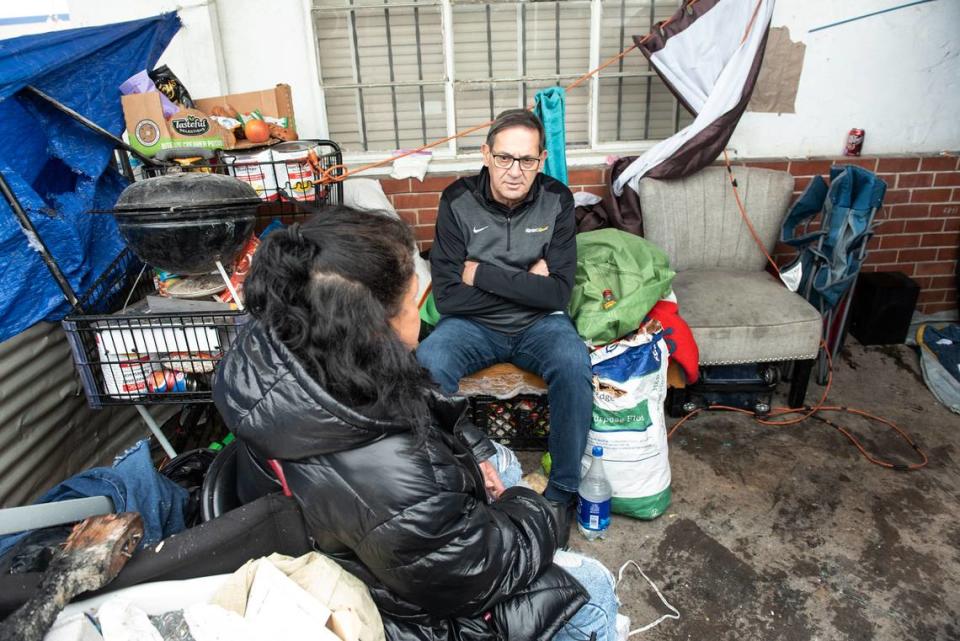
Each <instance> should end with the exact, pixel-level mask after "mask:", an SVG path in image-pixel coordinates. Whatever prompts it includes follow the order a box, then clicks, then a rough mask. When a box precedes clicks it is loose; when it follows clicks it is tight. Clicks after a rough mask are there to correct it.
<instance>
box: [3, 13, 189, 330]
mask: <svg viewBox="0 0 960 641" xmlns="http://www.w3.org/2000/svg"><path fill="white" fill-rule="evenodd" d="M179 28H180V19H179V18H178V17H177V15H176V14H174V13H168V14H164V15H161V16H157V17H154V18H147V19H144V20H134V21H131V22H122V23H118V24H111V25H104V26H100V27H88V28H83V29H69V30H66V31H57V32H54V33H46V34H39V35H34V36H24V37H21V38H12V39H9V40H2V41H0V171H2V172H3V175H4V177H5V178H6V179H7V182H8V183H9V185H10V188H11V189H12V190H13V191H14V193H15V194H16V196H17V198H18V199H19V201H20V204H21V205H22V206H23V208H24V210H26V212H27V214H28V215H29V217H30V219H31V220H32V221H33V224H34V225H35V226H36V228H37V232H38V233H39V235H40V237H41V238H42V239H43V241H44V243H46V245H47V247H48V249H49V250H50V253H51V254H52V255H53V257H54V258H55V259H56V261H57V263H58V264H59V265H60V268H61V269H62V270H63V272H64V275H65V276H66V277H67V280H68V281H69V282H70V284H71V285H72V286H73V288H74V290H75V291H76V292H77V293H78V295H79V294H82V293H83V291H84V290H86V289H87V288H89V287H90V286H91V285H92V284H93V282H94V281H95V280H96V279H97V277H98V276H99V275H100V274H101V273H102V272H103V270H104V269H105V268H106V267H107V266H108V265H109V264H110V262H111V261H112V260H113V259H114V258H116V256H117V255H118V254H119V253H120V251H121V250H122V249H123V246H124V244H123V240H122V239H121V238H120V235H119V233H118V232H117V228H116V225H115V223H114V221H113V217H112V216H103V215H91V214H88V213H85V212H87V211H88V210H90V209H109V208H110V207H112V206H113V205H114V203H115V202H116V199H117V196H119V195H120V192H121V191H122V190H123V188H124V186H125V182H124V179H123V178H122V177H121V176H120V175H119V174H117V173H116V172H115V171H114V170H112V169H110V168H109V167H108V163H109V161H110V158H111V155H112V151H113V144H112V143H111V142H110V141H109V140H107V139H106V138H104V137H102V136H99V135H97V134H95V133H93V132H92V131H90V130H88V129H86V128H85V127H84V126H83V125H81V124H79V123H78V122H76V121H75V120H73V119H72V118H70V117H69V116H66V115H64V114H62V113H61V112H59V111H57V110H56V109H54V108H53V107H51V106H50V105H48V104H46V103H45V102H43V101H42V100H40V99H37V98H35V97H32V96H30V95H28V94H26V93H25V92H21V93H17V92H19V91H20V90H21V89H22V88H23V87H25V86H26V85H32V86H34V87H36V88H38V89H40V90H41V91H43V92H44V93H46V94H48V95H49V96H51V97H53V98H54V99H56V100H57V101H59V102H61V103H63V104H64V105H66V106H68V107H70V108H71V109H74V110H75V111H77V112H79V113H80V114H82V115H83V116H85V117H86V118H88V119H90V120H92V121H93V122H95V123H97V124H98V125H100V126H101V127H103V128H104V129H106V130H107V131H110V132H111V133H113V134H116V135H118V136H119V135H120V134H121V133H122V132H123V129H124V121H123V111H122V109H121V107H120V93H119V91H118V89H117V87H118V86H119V85H120V83H122V82H123V81H124V80H126V79H127V78H129V77H130V76H132V75H133V74H135V73H137V72H138V71H141V70H143V69H152V68H153V66H154V65H155V64H156V62H157V60H158V59H159V57H160V54H161V53H162V52H163V50H164V49H165V48H166V46H167V44H168V43H169V42H170V40H171V38H173V36H174V34H175V33H176V32H177V30H178V29H179ZM68 311H69V306H68V305H67V303H66V300H65V299H64V297H63V294H62V292H61V291H60V288H59V287H58V285H57V283H56V281H55V280H54V279H53V277H52V276H51V275H50V272H49V271H48V270H47V267H46V265H45V264H44V263H43V261H42V259H41V258H40V255H39V254H38V253H37V252H36V251H35V250H34V249H32V248H31V247H30V246H29V245H28V243H27V239H26V237H25V236H24V234H23V232H22V231H21V229H20V227H19V225H18V223H17V221H16V219H15V218H14V216H13V212H11V211H10V208H9V207H8V205H7V203H6V202H5V201H3V200H2V199H0V341H4V340H6V339H8V338H10V337H12V336H15V335H16V334H19V333H20V332H21V331H23V330H24V329H26V328H28V327H30V326H31V325H33V324H34V323H36V322H38V321H40V320H48V321H57V320H60V319H61V318H63V316H64V315H65V314H66V313H67V312H68Z"/></svg>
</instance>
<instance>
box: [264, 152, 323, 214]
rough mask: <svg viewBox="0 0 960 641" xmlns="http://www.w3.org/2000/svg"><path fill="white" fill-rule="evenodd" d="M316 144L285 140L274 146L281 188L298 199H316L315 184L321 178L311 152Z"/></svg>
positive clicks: (278, 181)
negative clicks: (311, 157) (310, 157)
mask: <svg viewBox="0 0 960 641" xmlns="http://www.w3.org/2000/svg"><path fill="white" fill-rule="evenodd" d="M313 148H314V144H313V143H309V142H305V141H293V142H283V143H280V144H278V145H275V146H274V147H273V162H274V166H275V167H276V169H277V183H278V185H277V186H278V187H279V188H280V189H283V190H285V191H286V193H287V194H288V195H289V196H291V197H293V198H294V199H296V200H301V201H306V200H315V199H316V194H315V193H314V188H315V187H314V186H315V184H316V183H317V181H318V180H319V178H320V177H319V176H318V175H317V173H316V171H315V169H314V167H313V165H312V164H311V163H310V159H309V154H310V151H311V150H313Z"/></svg>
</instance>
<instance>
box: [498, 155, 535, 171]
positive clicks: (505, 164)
mask: <svg viewBox="0 0 960 641" xmlns="http://www.w3.org/2000/svg"><path fill="white" fill-rule="evenodd" d="M515 162H518V163H520V169H522V170H523V171H534V170H536V169H537V168H539V167H540V158H539V157H537V156H533V157H531V156H524V157H523V158H517V157H516V156H511V155H510V154H493V164H494V165H496V166H497V168H498V169H512V168H513V163H515Z"/></svg>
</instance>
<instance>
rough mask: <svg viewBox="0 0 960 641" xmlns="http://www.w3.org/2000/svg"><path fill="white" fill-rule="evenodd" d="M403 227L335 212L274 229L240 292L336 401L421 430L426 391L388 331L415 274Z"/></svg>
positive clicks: (425, 380)
mask: <svg viewBox="0 0 960 641" xmlns="http://www.w3.org/2000/svg"><path fill="white" fill-rule="evenodd" d="M413 249H414V239H413V235H412V234H411V231H410V228H409V227H408V226H407V225H406V224H405V223H403V222H401V221H399V220H396V219H394V218H391V217H389V216H388V215H386V214H382V213H371V212H366V211H360V210H355V209H351V208H349V207H345V206H340V207H336V208H332V209H328V210H324V211H322V212H320V213H318V214H316V215H314V216H313V217H312V218H310V219H309V220H307V221H306V222H305V223H303V224H302V225H301V224H294V225H291V226H290V227H288V228H287V229H284V230H280V231H276V232H273V233H272V234H270V235H269V236H268V237H267V238H266V239H265V240H264V242H263V244H262V245H261V246H260V247H259V249H257V253H256V256H255V258H254V260H253V264H252V265H251V267H250V274H249V275H248V276H247V279H246V282H245V283H244V294H245V300H246V304H247V307H248V309H249V311H250V313H251V314H252V315H253V316H254V318H256V319H257V320H258V321H259V322H260V323H261V324H262V325H264V326H266V328H267V329H268V330H269V331H271V332H273V334H274V335H275V336H276V337H277V338H279V339H280V341H282V342H283V344H284V345H286V346H287V348H289V349H290V351H291V352H293V354H294V355H295V356H296V357H297V359H298V360H299V361H300V362H301V363H302V364H303V365H304V366H305V367H306V369H307V371H308V372H310V374H311V375H312V376H313V377H314V378H315V379H316V381H317V382H318V383H319V384H320V385H321V386H322V387H323V388H324V389H325V390H326V391H327V392H328V393H329V394H330V395H331V396H333V397H334V398H335V399H337V400H338V401H340V402H341V403H343V404H345V405H347V406H349V407H352V408H353V409H355V410H357V411H358V412H360V413H362V414H364V415H366V416H369V417H370V418H377V419H391V420H399V421H403V422H407V423H409V424H410V425H411V426H412V427H414V428H415V429H416V430H417V431H419V432H421V434H422V433H423V429H425V427H426V425H427V424H428V422H429V410H428V400H427V399H428V396H429V390H430V388H431V387H432V385H431V383H430V382H429V376H428V374H427V373H426V371H425V370H424V369H423V368H421V367H420V365H419V364H418V363H417V360H416V357H415V356H414V355H413V353H412V352H411V351H410V349H409V348H408V347H406V346H405V345H403V343H401V342H400V340H399V338H398V337H397V335H396V333H395V332H394V330H393V328H392V327H391V325H390V319H391V318H392V317H393V316H394V315H396V313H397V311H398V310H399V309H400V305H401V304H402V299H403V296H404V294H405V293H406V292H407V290H408V287H409V285H410V279H411V278H412V277H413V275H414V263H413V254H412V252H413Z"/></svg>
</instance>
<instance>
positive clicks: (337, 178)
mask: <svg viewBox="0 0 960 641" xmlns="http://www.w3.org/2000/svg"><path fill="white" fill-rule="evenodd" d="M697 2H699V0H690V2H688V3H687V5H686V6H687V7H690V6H693V5H694V4H696V3H697ZM676 15H677V14H674V15H673V16H670V17H669V18H667V19H666V20H662V21H660V22H658V23H657V24H656V25H654V26H655V28H656V29H658V30H660V31H662V30H663V28H664V27H666V26H667V25H668V24H670V23H671V22H673V21H674V19H675V16H676ZM751 22H752V20H751ZM748 31H749V27H748ZM653 35H654V31H651V32H650V33H648V34H647V35H645V36H644V37H643V38H641V39H640V40H639V41H637V42H636V43H634V44H632V45H630V46H629V47H627V48H626V49H624V50H623V51H621V52H620V53H618V54H616V55H614V56H611V57H610V58H609V59H607V60H605V61H604V62H603V63H602V64H601V65H599V66H598V67H596V68H595V69H591V70H590V71H588V72H587V73H585V74H583V75H582V76H580V77H579V78H577V79H576V80H574V81H573V82H571V83H570V84H569V85H567V86H566V87H565V88H564V89H565V91H570V90H571V89H574V88H576V87H578V86H580V85H581V84H583V83H584V82H586V81H587V80H589V79H590V78H592V77H593V76H595V75H597V74H598V73H600V72H601V71H603V70H604V69H606V68H607V67H609V66H610V65H612V64H613V63H615V62H617V61H618V60H620V59H622V58H623V57H624V56H626V55H627V54H628V53H630V52H631V51H633V50H634V49H636V48H637V47H639V46H640V45H642V44H644V43H645V42H647V41H648V40H650V38H652V37H653ZM534 107H535V105H529V106H528V107H527V110H528V111H529V110H532V109H533V108H534ZM493 123H494V120H488V121H487V122H484V123H482V124H479V125H474V126H473V127H468V128H467V129H464V130H462V131H458V132H457V133H455V134H453V135H450V136H447V137H446V138H440V139H439V140H435V141H433V142H431V143H427V144H425V145H421V146H420V147H417V148H416V149H409V150H407V151H404V152H403V153H399V154H397V155H395V156H390V157H389V158H384V159H383V160H378V161H376V162H371V163H369V164H366V165H361V166H359V167H356V168H354V169H347V167H346V165H344V164H338V165H333V166H332V167H327V168H325V169H323V170H322V171H321V172H320V180H319V182H320V183H321V184H329V183H338V182H342V181H344V180H346V179H347V178H349V177H350V176H354V175H356V174H359V173H360V172H364V171H369V170H370V169H376V168H377V167H383V166H385V165H389V164H391V163H393V162H394V161H395V160H398V159H400V158H406V157H407V156H412V155H413V154H418V153H420V152H422V151H426V150H428V149H433V148H434V147H438V146H440V145H442V144H444V143H446V142H450V141H451V140H455V139H457V138H462V137H464V136H469V135H470V134H472V133H473V132H475V131H478V130H480V129H486V128H487V127H489V126H490V125H492V124H493Z"/></svg>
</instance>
